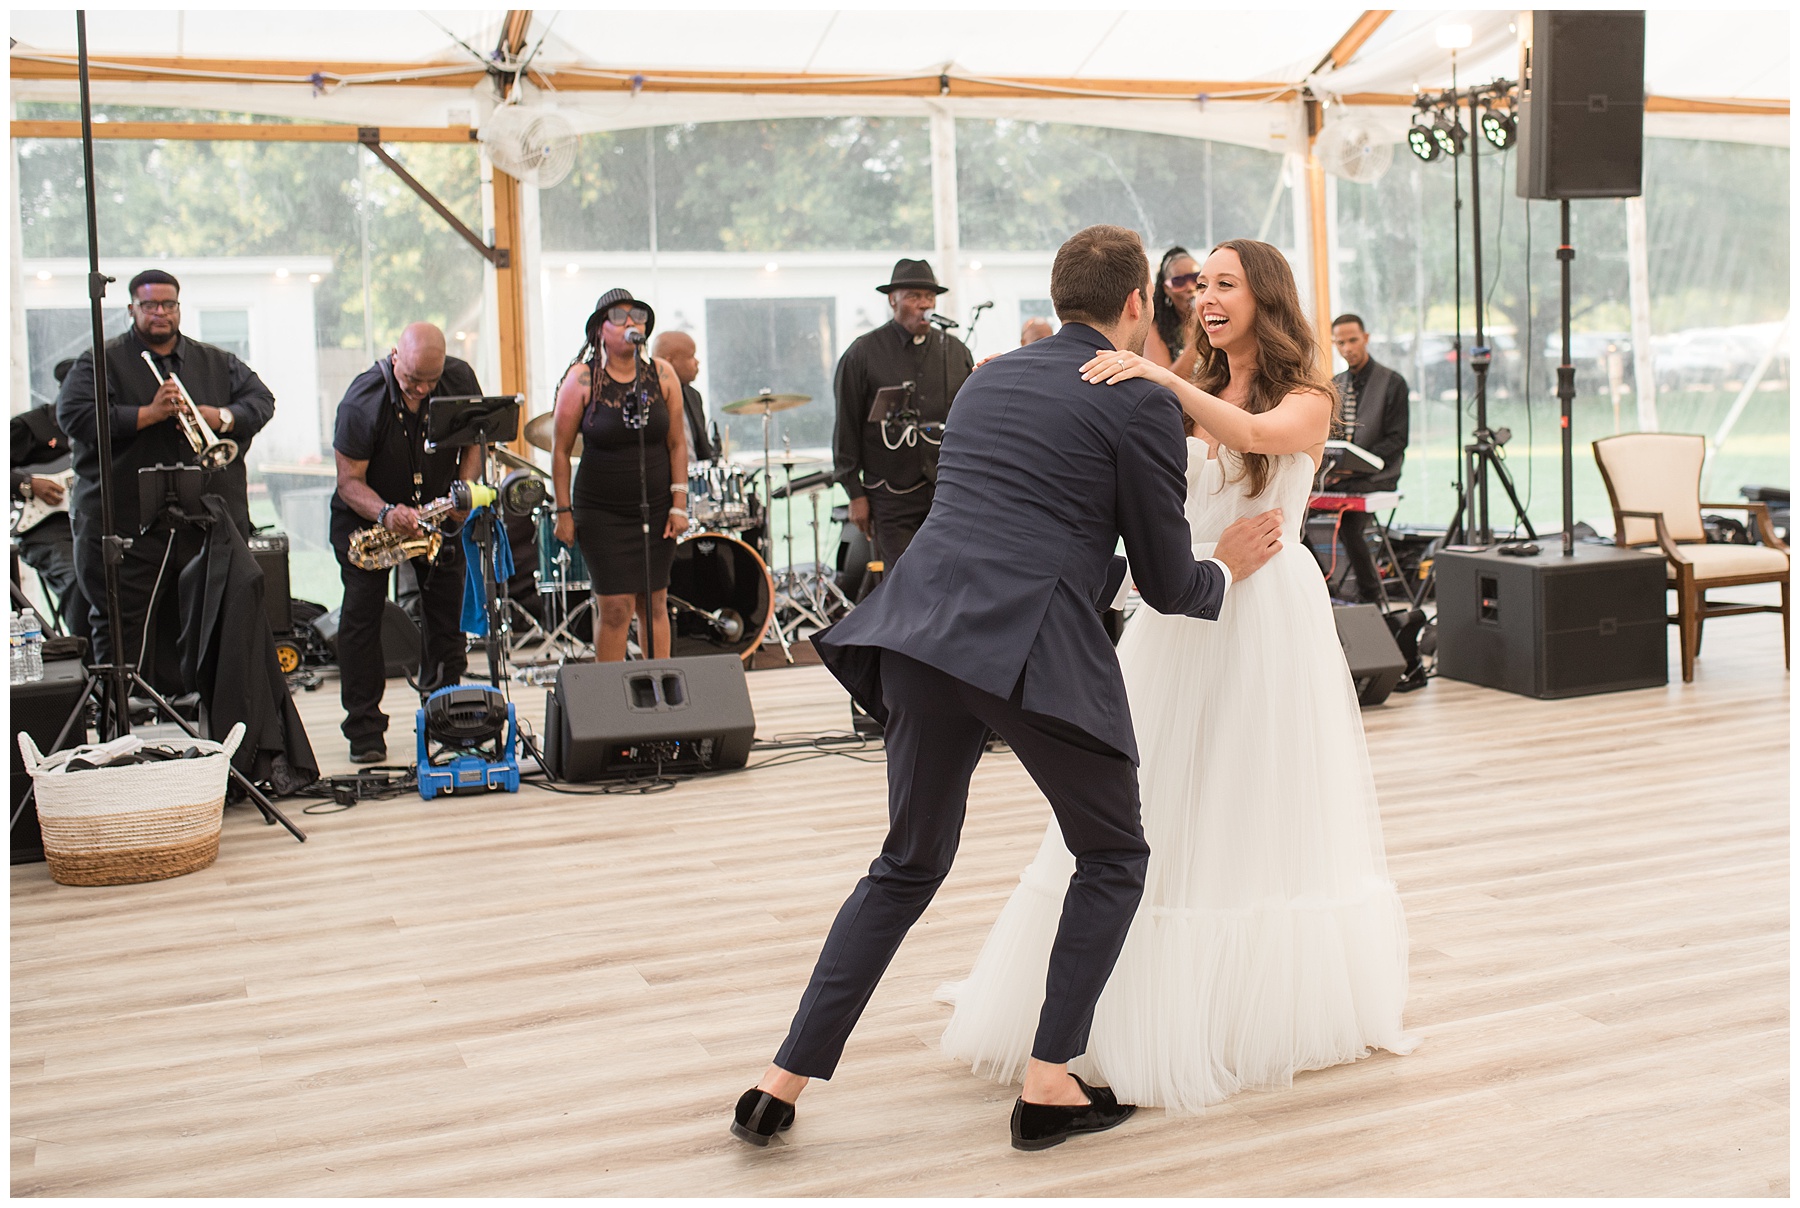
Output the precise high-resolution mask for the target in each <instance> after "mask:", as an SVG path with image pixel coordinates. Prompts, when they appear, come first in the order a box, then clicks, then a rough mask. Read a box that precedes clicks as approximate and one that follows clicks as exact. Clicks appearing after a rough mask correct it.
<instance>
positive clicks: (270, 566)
mask: <svg viewBox="0 0 1800 1208" xmlns="http://www.w3.org/2000/svg"><path fill="white" fill-rule="evenodd" d="M249 544H250V553H251V556H252V557H254V558H255V559H256V565H257V566H258V567H260V568H261V569H262V573H263V608H264V609H265V610H267V612H268V614H269V632H270V633H289V632H291V631H292V630H293V628H294V601H293V596H292V594H291V592H292V589H291V587H290V586H289V583H288V536H287V534H286V533H257V534H255V535H254V536H252V537H251V538H250V543H249Z"/></svg>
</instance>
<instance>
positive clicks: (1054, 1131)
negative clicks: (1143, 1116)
mask: <svg viewBox="0 0 1800 1208" xmlns="http://www.w3.org/2000/svg"><path fill="white" fill-rule="evenodd" d="M1069 1077H1071V1078H1075V1075H1073V1074H1070V1075H1069ZM1075 1085H1076V1086H1079V1087H1080V1088H1081V1089H1082V1090H1083V1091H1084V1092H1086V1094H1087V1097H1088V1101H1087V1103H1086V1104H1085V1105H1083V1106H1081V1107H1061V1106H1059V1105H1056V1104H1052V1103H1027V1102H1025V1100H1024V1099H1023V1098H1020V1099H1019V1101H1018V1102H1017V1103H1014V1104H1013V1114H1012V1143H1013V1148H1014V1149H1049V1148H1050V1147H1051V1146H1052V1145H1061V1144H1062V1143H1063V1142H1064V1141H1066V1140H1068V1139H1069V1138H1070V1137H1072V1136H1075V1135H1076V1134H1077V1133H1093V1132H1105V1131H1106V1130H1107V1129H1109V1128H1116V1127H1118V1126H1119V1125H1121V1124H1123V1123H1125V1121H1126V1120H1129V1119H1130V1118H1131V1113H1132V1112H1134V1111H1136V1110H1137V1107H1136V1106H1135V1105H1133V1104H1130V1103H1120V1102H1119V1100H1118V1098H1117V1097H1116V1096H1115V1095H1114V1094H1113V1093H1112V1090H1111V1089H1110V1088H1108V1087H1104V1086H1089V1085H1088V1084H1087V1083H1085V1082H1083V1081H1082V1080H1081V1079H1079V1078H1075Z"/></svg>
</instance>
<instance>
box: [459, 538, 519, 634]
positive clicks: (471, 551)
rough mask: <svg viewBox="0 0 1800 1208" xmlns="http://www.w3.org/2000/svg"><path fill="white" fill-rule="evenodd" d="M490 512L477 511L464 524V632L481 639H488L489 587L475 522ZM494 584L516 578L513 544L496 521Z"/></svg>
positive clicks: (462, 626)
mask: <svg viewBox="0 0 1800 1208" xmlns="http://www.w3.org/2000/svg"><path fill="white" fill-rule="evenodd" d="M487 510H488V509H487V508H485V507H479V508H476V509H475V510H474V511H473V512H470V513H469V518H468V520H467V521H465V522H464V523H463V530H462V547H463V567H464V572H463V606H462V625H461V626H460V627H459V628H461V629H462V631H463V632H464V633H468V634H473V635H474V636H476V637H478V638H484V637H486V636H487V631H488V623H487V585H486V584H484V583H483V582H482V581H481V548H480V547H479V546H477V545H476V544H475V520H476V518H477V517H479V516H480V515H481V514H482V513H483V512H485V511H487ZM494 538H495V539H494V581H495V582H496V583H504V582H506V581H507V580H508V579H510V578H512V577H513V556H512V542H510V541H508V540H507V539H506V525H505V524H503V523H502V522H501V521H500V518H499V517H498V516H496V517H495V518H494Z"/></svg>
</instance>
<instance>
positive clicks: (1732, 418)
mask: <svg viewBox="0 0 1800 1208" xmlns="http://www.w3.org/2000/svg"><path fill="white" fill-rule="evenodd" d="M1793 317H1794V312H1793V311H1791V310H1790V311H1789V312H1788V313H1787V314H1785V315H1783V316H1781V326H1780V327H1778V328H1776V329H1775V338H1774V339H1772V340H1770V341H1769V346H1768V347H1767V348H1765V349H1763V354H1762V360H1760V361H1758V362H1757V363H1756V372H1754V373H1752V374H1751V375H1750V376H1749V378H1747V379H1746V380H1745V382H1744V388H1743V389H1742V390H1740V391H1738V396H1737V398H1736V399H1734V400H1733V401H1732V404H1731V410H1730V411H1727V412H1726V413H1725V421H1724V422H1723V423H1721V424H1720V425H1719V430H1718V432H1717V433H1716V434H1715V435H1714V436H1713V438H1712V440H1711V441H1710V442H1709V443H1708V444H1707V447H1706V469H1705V471H1704V472H1702V473H1701V475H1700V496H1701V498H1703V499H1704V498H1705V497H1706V489H1707V487H1706V484H1707V482H1708V480H1710V479H1711V478H1712V471H1713V463H1714V462H1715V461H1717V460H1718V456H1719V450H1720V449H1722V448H1724V447H1725V438H1726V437H1728V436H1730V435H1731V430H1732V428H1734V427H1736V426H1737V422H1738V418H1739V417H1740V416H1742V415H1743V414H1744V408H1745V407H1748V406H1749V405H1750V398H1751V396H1752V395H1754V394H1755V393H1756V388H1757V387H1758V386H1760V385H1762V380H1763V377H1764V375H1765V374H1767V373H1768V372H1769V366H1770V365H1771V364H1772V363H1773V362H1774V360H1775V352H1776V350H1777V349H1779V348H1780V347H1781V345H1782V343H1783V342H1784V341H1786V339H1787V333H1788V320H1789V319H1791V318H1793Z"/></svg>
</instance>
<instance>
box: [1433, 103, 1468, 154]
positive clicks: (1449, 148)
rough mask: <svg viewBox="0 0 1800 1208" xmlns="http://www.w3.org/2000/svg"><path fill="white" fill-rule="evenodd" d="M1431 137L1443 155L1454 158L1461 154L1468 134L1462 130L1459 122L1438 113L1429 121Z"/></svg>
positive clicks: (1440, 112)
mask: <svg viewBox="0 0 1800 1208" xmlns="http://www.w3.org/2000/svg"><path fill="white" fill-rule="evenodd" d="M1431 137H1432V139H1433V140H1435V141H1436V143H1437V145H1438V148H1439V149H1440V150H1441V151H1443V152H1444V154H1446V155H1451V156H1456V155H1461V154H1462V149H1463V144H1464V143H1466V142H1467V141H1468V139H1469V132H1468V131H1466V130H1464V129H1463V127H1462V123H1461V122H1460V121H1457V120H1455V119H1453V118H1451V117H1448V116H1446V115H1445V114H1444V113H1443V112H1442V111H1439V113H1438V115H1437V116H1436V117H1434V118H1433V119H1432V120H1431Z"/></svg>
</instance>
